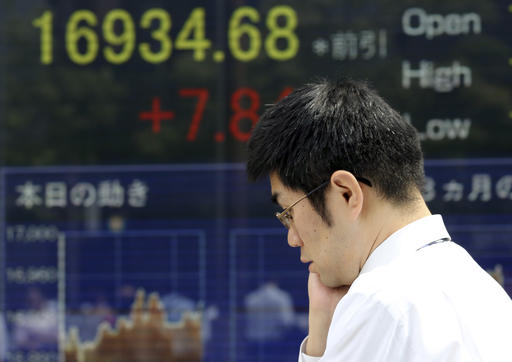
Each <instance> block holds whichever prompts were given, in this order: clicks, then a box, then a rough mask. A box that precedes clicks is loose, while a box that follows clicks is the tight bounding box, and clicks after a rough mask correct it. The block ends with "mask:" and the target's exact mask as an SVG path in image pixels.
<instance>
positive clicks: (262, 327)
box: [245, 283, 295, 341]
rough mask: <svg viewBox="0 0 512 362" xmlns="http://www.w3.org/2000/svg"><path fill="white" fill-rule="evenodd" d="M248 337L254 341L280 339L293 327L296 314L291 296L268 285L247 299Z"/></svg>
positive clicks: (270, 284)
mask: <svg viewBox="0 0 512 362" xmlns="http://www.w3.org/2000/svg"><path fill="white" fill-rule="evenodd" d="M245 308H246V310H247V325H246V327H247V328H246V336H247V338H248V339H249V340H253V341H267V340H276V339H280V338H281V337H282V336H283V335H284V334H285V333H286V332H287V330H288V328H289V327H291V326H293V324H294V319H295V313H294V310H293V302H292V298H291V297H290V295H289V294H288V293H287V292H285V291H284V290H281V289H279V288H278V286H277V285H275V284H274V283H266V284H264V285H262V286H261V287H260V288H258V289H257V290H255V291H253V292H251V293H249V294H248V295H247V297H246V298H245Z"/></svg>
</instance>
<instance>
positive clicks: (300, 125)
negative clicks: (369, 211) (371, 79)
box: [247, 79, 424, 225]
mask: <svg viewBox="0 0 512 362" xmlns="http://www.w3.org/2000/svg"><path fill="white" fill-rule="evenodd" d="M248 147H249V154H248V162H247V173H248V176H249V178H250V179H252V180H256V179H260V178H262V177H264V176H267V175H269V174H270V173H273V172H275V173H276V174H277V175H278V176H279V178H280V179H281V181H282V182H283V184H284V185H285V186H287V187H289V188H291V189H293V190H302V191H304V192H308V191H310V190H312V189H314V188H315V187H318V185H321V184H322V183H323V182H325V181H327V180H329V178H330V176H331V175H332V173H333V172H334V171H336V170H346V171H349V172H351V173H353V174H354V175H355V176H358V177H364V178H367V179H369V180H370V181H371V182H372V184H373V187H375V189H376V192H377V193H378V194H379V196H381V197H383V198H385V199H388V200H390V201H391V202H393V203H395V204H403V203H407V202H408V201H410V200H411V191H412V189H413V187H416V188H417V189H419V190H421V189H422V187H423V182H424V171H423V154H422V151H421V147H420V143H419V137H418V133H417V131H416V129H415V128H414V127H413V126H412V125H411V124H410V123H409V122H407V121H406V120H404V119H403V118H402V117H401V116H400V115H399V114H398V113H397V112H396V111H395V110H393V109H392V108H391V107H390V106H389V105H388V104H387V103H386V102H385V101H384V100H383V99H382V98H381V97H380V96H379V95H378V94H377V93H376V92H375V91H374V90H372V89H370V88H369V87H368V85H367V84H366V83H364V82H358V81H354V80H349V79H340V80H336V81H328V80H320V81H317V82H315V83H312V84H308V85H306V86H304V87H301V88H298V89H296V90H294V91H293V92H292V93H290V94H289V95H288V96H287V97H285V98H283V99H282V100H281V101H280V102H278V103H277V104H275V105H272V106H270V107H269V108H268V109H267V110H266V111H265V113H264V114H263V115H262V116H261V118H260V120H259V122H258V123H257V124H256V126H255V128H254V130H253V132H252V135H251V138H250V140H249V145H248ZM309 199H310V201H311V203H312V204H313V206H314V208H315V209H316V211H317V212H318V213H319V214H320V215H321V216H322V218H323V219H324V221H325V222H326V223H327V224H328V225H330V223H331V222H330V215H329V214H328V213H327V211H326V208H325V189H322V190H319V191H317V192H314V193H313V194H312V195H311V196H309Z"/></svg>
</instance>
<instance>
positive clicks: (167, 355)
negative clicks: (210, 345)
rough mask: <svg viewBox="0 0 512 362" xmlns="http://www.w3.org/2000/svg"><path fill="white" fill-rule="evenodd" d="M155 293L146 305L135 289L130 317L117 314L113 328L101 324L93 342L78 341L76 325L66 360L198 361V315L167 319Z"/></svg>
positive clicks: (199, 330)
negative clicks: (173, 319)
mask: <svg viewBox="0 0 512 362" xmlns="http://www.w3.org/2000/svg"><path fill="white" fill-rule="evenodd" d="M166 319H167V317H166V313H165V310H164V308H163V306H162V304H161V303H160V300H159V298H158V296H157V295H156V294H152V295H151V296H150V297H149V299H148V302H147V305H145V295H144V292H143V291H139V292H138V293H137V296H136V299H135V303H133V306H132V309H131V314H130V318H119V319H118V321H117V325H116V328H115V330H112V329H111V328H110V326H109V324H108V323H104V324H102V325H101V326H100V328H99V330H98V334H97V335H96V340H95V341H94V342H86V343H81V342H80V340H79V336H78V331H77V330H76V329H74V330H72V331H71V333H70V337H69V339H68V340H67V342H66V346H65V354H66V362H135V361H137V362H151V361H154V362H157V361H169V362H178V361H180V362H185V361H188V362H196V361H197V362H198V361H200V360H201V358H202V355H203V350H202V341H201V323H200V321H199V316H197V315H192V314H190V313H186V314H185V315H184V316H183V318H182V319H181V320H180V321H179V322H176V323H168V322H167V320H166Z"/></svg>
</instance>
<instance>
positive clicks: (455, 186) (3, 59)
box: [0, 0, 512, 362]
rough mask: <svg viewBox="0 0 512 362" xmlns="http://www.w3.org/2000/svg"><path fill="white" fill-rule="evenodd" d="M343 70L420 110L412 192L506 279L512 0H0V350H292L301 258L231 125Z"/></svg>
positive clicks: (149, 356)
mask: <svg viewBox="0 0 512 362" xmlns="http://www.w3.org/2000/svg"><path fill="white" fill-rule="evenodd" d="M339 76H349V77H352V78H355V79H364V80H367V81H368V82H369V83H370V84H371V85H372V86H373V87H374V88H376V89H377V90H378V92H379V93H380V94H381V95H382V96H383V97H384V98H385V99H386V100H388V101H389V103H391V105H392V106H393V107H394V108H395V109H397V110H398V111H399V112H400V113H401V114H403V116H404V117H405V118H406V119H408V120H409V121H410V122H411V123H412V124H413V125H414V126H415V127H416V128H417V129H418V131H419V132H420V137H421V140H422V146H423V149H424V153H425V158H426V164H425V169H426V175H427V179H426V181H427V182H426V187H425V190H424V196H425V199H426V200H427V201H428V203H429V206H430V208H431V209H432V211H433V212H435V213H441V214H443V216H444V219H445V221H446V223H447V226H448V229H449V231H450V233H451V235H452V238H453V239H454V240H455V241H457V242H458V243H460V244H461V245H462V246H464V247H465V248H466V249H467V250H468V251H469V252H470V253H471V254H472V255H473V257H474V258H475V259H476V260H477V262H479V263H480V265H482V267H483V268H485V269H486V270H488V271H489V272H490V273H492V274H493V276H494V277H495V278H496V279H497V280H498V281H499V282H500V283H502V284H503V285H504V287H505V289H506V290H507V292H508V293H509V294H512V282H511V280H512V237H511V231H512V226H510V224H511V221H512V146H511V136H512V88H511V86H510V85H511V84H512V2H511V1H504V0H501V1H499V0H495V1H455V0H448V1H443V2H439V1H405V0H401V1H393V2H392V1H380V2H377V1H373V0H372V1H369V0H361V1H330V0H322V1H302V2H299V1H189V2H171V1H156V0H155V1H144V2H143V1H139V2H136V1H115V0H108V1H65V2H64V1H23V0H22V1H13V0H3V1H0V100H1V103H0V145H1V154H0V162H1V166H2V168H1V184H0V186H1V191H2V193H1V195H2V196H1V197H0V206H1V208H0V210H1V211H0V226H1V239H0V240H1V241H0V242H1V243H0V360H2V361H32V362H36V361H64V360H65V361H121V360H123V361H125V360H137V361H139V360H140V361H146V360H155V361H160V360H169V361H182V360H187V361H199V360H204V361H220V360H222V361H224V360H229V361H285V360H286V361H287V360H290V361H291V360H295V359H296V357H297V353H298V346H299V344H300V342H301V340H302V338H303V337H304V336H305V335H306V333H307V314H306V313H307V294H306V280H307V270H306V269H305V267H304V266H303V265H301V263H300V262H299V260H298V254H297V252H296V251H295V250H292V249H290V248H289V247H288V246H287V244H286V233H285V230H282V228H281V227H280V225H279V224H278V222H277V221H276V220H275V219H274V218H273V211H275V210H273V209H272V205H271V203H270V201H269V200H270V198H269V197H267V196H266V195H268V194H269V186H268V182H267V181H262V182H257V183H249V182H248V181H247V179H246V176H245V171H244V165H243V162H244V160H245V157H246V142H247V140H248V138H249V137H250V132H251V129H252V127H253V126H254V124H255V123H256V122H257V121H258V117H259V115H261V113H262V112H263V110H264V109H265V107H266V105H267V104H272V103H274V102H276V101H277V100H278V99H280V98H282V97H284V96H286V95H287V94H288V93H289V92H290V91H291V90H292V89H294V88H295V87H298V86H300V85H302V84H304V83H307V82H308V81H311V80H314V79H315V78H318V77H327V78H335V77H339ZM149 335H150V336H152V337H151V340H149V339H148V337H147V336H149ZM157 342H158V343H157ZM155 345H158V346H163V347H162V348H155V347H154V346H155ZM116 346H117V347H119V346H122V348H119V349H116V348H117V347H116ZM130 358H131V359H130Z"/></svg>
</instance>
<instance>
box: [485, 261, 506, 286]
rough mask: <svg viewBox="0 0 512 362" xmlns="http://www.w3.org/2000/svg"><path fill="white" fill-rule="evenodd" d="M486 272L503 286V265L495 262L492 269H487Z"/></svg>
mask: <svg viewBox="0 0 512 362" xmlns="http://www.w3.org/2000/svg"><path fill="white" fill-rule="evenodd" d="M487 272H488V273H489V274H490V275H491V276H492V277H493V278H494V279H495V280H496V281H497V282H498V283H500V285H501V286H502V287H505V274H504V273H503V266H502V265H501V264H496V265H495V266H494V269H488V270H487Z"/></svg>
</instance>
